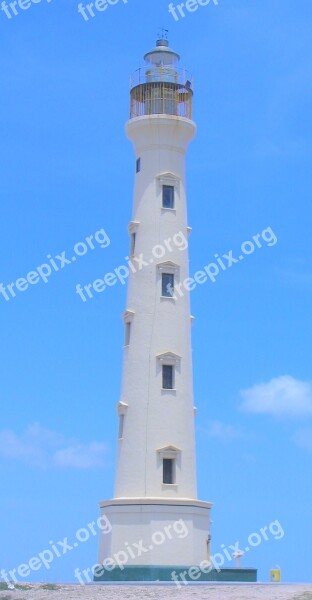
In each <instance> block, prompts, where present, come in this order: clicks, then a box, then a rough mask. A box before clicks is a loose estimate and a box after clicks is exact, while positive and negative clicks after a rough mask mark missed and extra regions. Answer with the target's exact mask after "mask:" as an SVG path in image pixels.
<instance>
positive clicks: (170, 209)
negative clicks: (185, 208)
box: [161, 206, 177, 213]
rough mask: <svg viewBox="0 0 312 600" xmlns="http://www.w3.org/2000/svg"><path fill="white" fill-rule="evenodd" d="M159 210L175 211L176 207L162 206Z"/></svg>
mask: <svg viewBox="0 0 312 600" xmlns="http://www.w3.org/2000/svg"><path fill="white" fill-rule="evenodd" d="M161 210H169V211H170V212H173V213H176V212H177V209H176V208H169V206H168V207H167V206H162V207H161Z"/></svg>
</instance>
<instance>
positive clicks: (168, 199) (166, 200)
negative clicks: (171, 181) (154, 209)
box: [162, 185, 174, 208]
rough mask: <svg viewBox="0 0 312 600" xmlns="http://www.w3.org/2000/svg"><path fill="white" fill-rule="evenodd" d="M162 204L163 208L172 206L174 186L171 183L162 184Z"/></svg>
mask: <svg viewBox="0 0 312 600" xmlns="http://www.w3.org/2000/svg"><path fill="white" fill-rule="evenodd" d="M162 206H163V208H174V187H173V185H163V186H162Z"/></svg>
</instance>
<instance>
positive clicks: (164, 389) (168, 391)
mask: <svg viewBox="0 0 312 600" xmlns="http://www.w3.org/2000/svg"><path fill="white" fill-rule="evenodd" d="M161 393H162V394H164V393H166V394H172V396H175V395H176V393H177V390H176V388H173V389H167V388H161Z"/></svg>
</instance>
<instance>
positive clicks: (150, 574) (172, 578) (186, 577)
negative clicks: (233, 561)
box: [94, 565, 257, 588]
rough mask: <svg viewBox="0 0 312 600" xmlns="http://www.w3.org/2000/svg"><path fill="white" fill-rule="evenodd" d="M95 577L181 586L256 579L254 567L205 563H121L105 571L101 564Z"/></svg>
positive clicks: (104, 581) (97, 580)
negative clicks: (138, 564) (209, 564)
mask: <svg viewBox="0 0 312 600" xmlns="http://www.w3.org/2000/svg"><path fill="white" fill-rule="evenodd" d="M94 581H95V582H97V583H126V582H134V581H136V582H140V583H142V582H144V581H146V582H149V583H157V582H167V583H170V582H171V583H174V584H175V585H176V586H177V587H178V588H183V587H184V586H186V585H188V584H190V583H203V582H210V581H211V582H212V581H213V582H220V583H221V582H224V583H226V582H227V583H255V582H256V581H257V569H220V570H218V571H217V570H216V569H211V570H209V568H208V567H207V566H205V565H202V566H200V565H199V566H198V567H197V566H191V567H181V566H174V565H172V566H171V567H163V566H152V565H151V566H136V567H134V566H132V567H131V566H128V567H127V566H124V567H122V568H121V567H117V568H115V569H114V570H113V571H107V570H106V569H104V567H103V566H102V565H99V566H98V567H96V569H95V573H94Z"/></svg>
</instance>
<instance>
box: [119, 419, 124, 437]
mask: <svg viewBox="0 0 312 600" xmlns="http://www.w3.org/2000/svg"><path fill="white" fill-rule="evenodd" d="M124 423H125V415H119V431H118V438H119V439H120V440H121V438H123V433H124Z"/></svg>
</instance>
